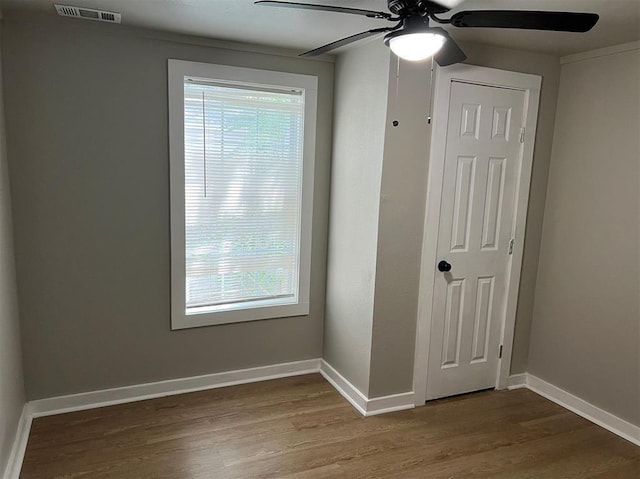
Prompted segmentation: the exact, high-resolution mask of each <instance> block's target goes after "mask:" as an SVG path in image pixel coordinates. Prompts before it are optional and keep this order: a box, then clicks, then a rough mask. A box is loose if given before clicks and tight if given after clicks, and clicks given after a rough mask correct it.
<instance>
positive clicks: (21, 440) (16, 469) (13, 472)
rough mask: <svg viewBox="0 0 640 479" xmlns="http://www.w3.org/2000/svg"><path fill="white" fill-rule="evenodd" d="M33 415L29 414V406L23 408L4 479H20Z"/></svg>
mask: <svg viewBox="0 0 640 479" xmlns="http://www.w3.org/2000/svg"><path fill="white" fill-rule="evenodd" d="M31 419H32V418H31V415H30V414H29V408H28V405H27V404H25V405H24V407H23V408H22V414H21V415H20V421H19V422H18V428H17V429H16V435H15V439H14V441H13V446H12V448H11V454H10V455H9V461H8V462H7V467H6V469H5V471H4V475H3V476H2V477H3V479H18V477H19V476H20V469H22V461H23V460H24V453H25V451H26V450H27V441H28V440H29V431H30V430H31Z"/></svg>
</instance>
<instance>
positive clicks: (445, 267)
mask: <svg viewBox="0 0 640 479" xmlns="http://www.w3.org/2000/svg"><path fill="white" fill-rule="evenodd" d="M438 270H439V271H442V272H443V273H446V272H447V271H451V265H450V264H449V263H447V262H446V261H445V260H442V261H440V262H439V263H438Z"/></svg>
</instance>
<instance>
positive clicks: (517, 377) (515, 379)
mask: <svg viewBox="0 0 640 479" xmlns="http://www.w3.org/2000/svg"><path fill="white" fill-rule="evenodd" d="M526 387H527V373H520V374H512V375H511V376H509V380H508V381H507V389H508V390H509V391H512V390H514V389H522V388H526Z"/></svg>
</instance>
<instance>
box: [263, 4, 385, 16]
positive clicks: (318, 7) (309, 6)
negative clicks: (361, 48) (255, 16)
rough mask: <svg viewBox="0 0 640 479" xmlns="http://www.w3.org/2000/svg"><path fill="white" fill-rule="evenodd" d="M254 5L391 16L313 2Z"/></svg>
mask: <svg viewBox="0 0 640 479" xmlns="http://www.w3.org/2000/svg"><path fill="white" fill-rule="evenodd" d="M253 3H254V5H265V6H267V7H286V8H299V9H302V10H320V11H323V12H337V13H351V14H353V15H364V16H365V17H369V18H385V19H387V18H391V16H392V15H391V14H390V13H387V12H375V11H373V10H362V9H361V8H347V7H334V6H332V5H316V4H313V3H298V2H280V1H275V0H257V1H256V2H253Z"/></svg>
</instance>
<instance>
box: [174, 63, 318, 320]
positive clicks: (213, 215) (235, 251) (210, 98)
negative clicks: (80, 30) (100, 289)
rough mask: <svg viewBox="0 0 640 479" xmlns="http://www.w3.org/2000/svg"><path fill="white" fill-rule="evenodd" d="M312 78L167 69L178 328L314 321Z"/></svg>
mask: <svg viewBox="0 0 640 479" xmlns="http://www.w3.org/2000/svg"><path fill="white" fill-rule="evenodd" d="M316 96H317V78H316V77H313V76H307V75H297V74H290V73H282V72H272V71H266V70H255V69H249V68H237V67H230V66H223V65H209V64H204V63H194V62H185V61H180V60H169V141H170V177H171V290H172V294H171V300H172V305H171V322H172V328H173V329H182V328H190V327H197V326H205V325H212V324H223V323H233V322H239V321H251V320H258V319H267V318H277V317H284V316H300V315H306V314H308V313H309V274H310V261H311V256H310V255H311V213H312V208H311V206H312V199H313V159H314V150H315V116H316Z"/></svg>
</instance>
